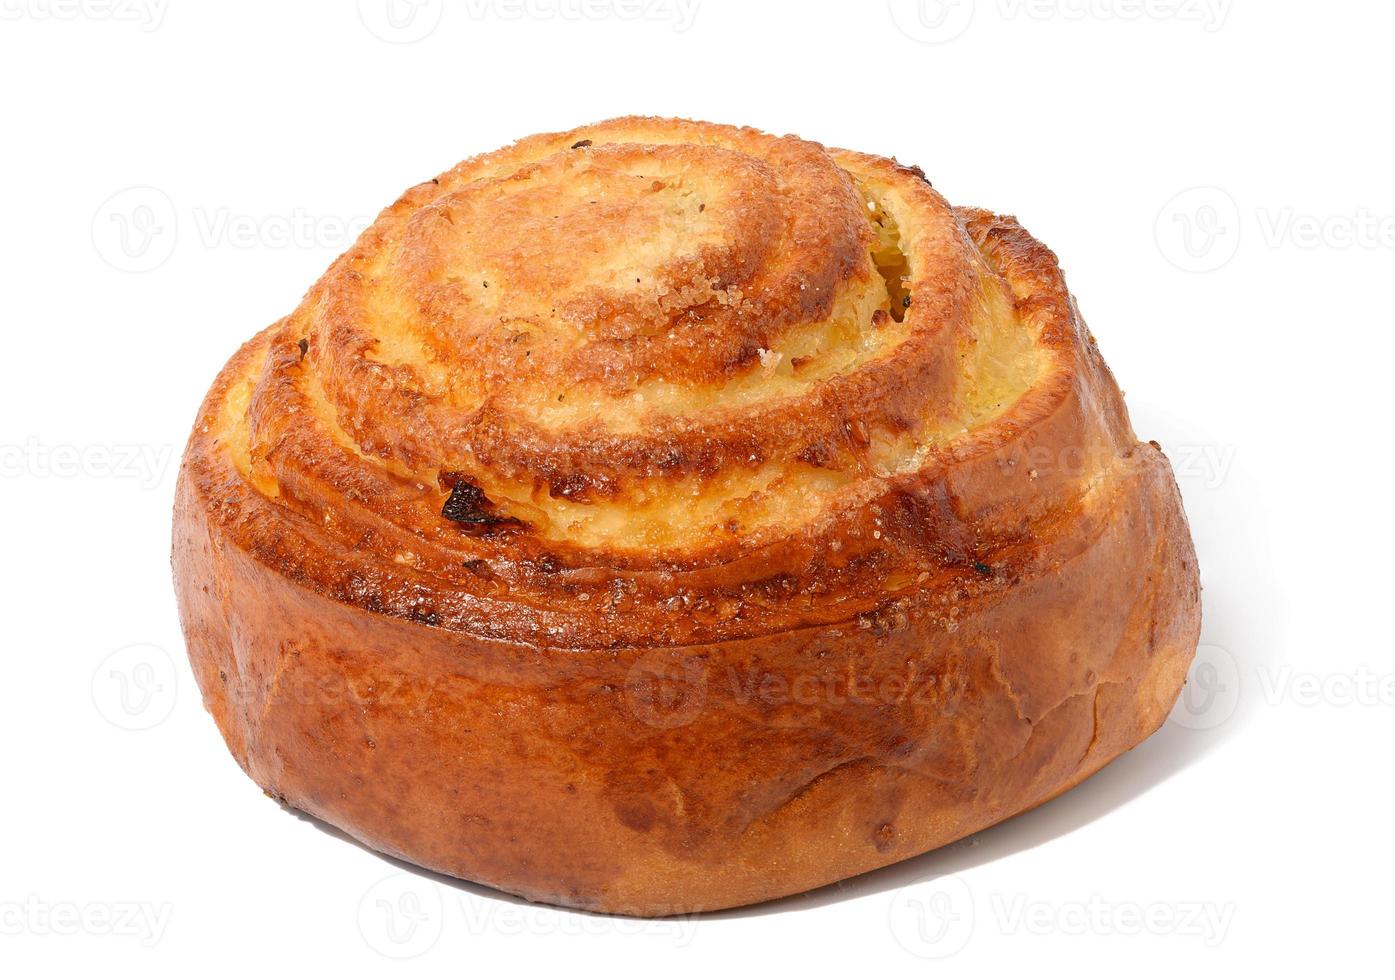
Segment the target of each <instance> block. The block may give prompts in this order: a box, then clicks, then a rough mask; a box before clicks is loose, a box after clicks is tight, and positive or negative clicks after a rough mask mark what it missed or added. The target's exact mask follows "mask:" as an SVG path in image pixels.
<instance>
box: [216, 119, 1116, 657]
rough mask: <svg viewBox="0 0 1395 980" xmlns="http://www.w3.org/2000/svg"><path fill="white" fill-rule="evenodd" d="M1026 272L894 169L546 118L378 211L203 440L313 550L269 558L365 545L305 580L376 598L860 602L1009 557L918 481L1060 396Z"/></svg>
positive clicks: (671, 633)
mask: <svg viewBox="0 0 1395 980" xmlns="http://www.w3.org/2000/svg"><path fill="white" fill-rule="evenodd" d="M1005 230H1006V236H1005V237H1004V233H1005ZM975 231H977V232H978V233H979V234H980V239H981V240H978V241H976V240H975V238H974V234H973V233H974V232H975ZM1018 237H1024V236H1018ZM995 251H996V252H1001V254H995ZM1037 251H1038V252H1041V253H1045V250H1042V249H1037ZM1045 255H1047V256H1049V253H1045ZM1040 260H1041V256H1040V255H1037V254H1033V253H1032V251H1030V250H1029V249H1026V248H1024V247H1023V244H1022V242H1018V241H1014V239H1013V235H1012V233H1011V231H1010V229H1006V226H1002V225H1001V223H1000V222H998V223H995V220H994V219H992V218H991V216H987V215H984V214H980V213H972V212H956V211H955V210H954V209H952V208H951V207H949V206H948V205H947V204H946V203H945V202H944V200H943V199H942V198H941V197H940V195H939V194H937V193H936V192H935V191H934V190H933V189H932V188H931V186H930V184H929V183H928V182H927V181H926V180H925V179H924V176H923V175H922V173H921V172H920V171H919V170H918V169H916V168H911V167H904V166H900V165H898V164H896V163H894V162H892V161H889V160H885V159H882V158H877V157H871V156H866V155H862V154H857V153H850V152H844V151H828V150H826V149H825V148H824V147H822V146H819V145H818V144H814V143H809V142H805V141H802V140H799V139H795V138H791V137H786V138H775V137H772V136H769V135H766V134H763V133H760V132H756V131H753V130H748V129H735V128H727V127H720V126H712V125H705V124H696V123H686V122H678V121H668V120H649V119H621V120H615V121H612V122H608V123H603V124H599V125H596V126H590V127H586V128H584V129H579V130H576V131H573V132H569V133H563V134H555V135H545V136H538V137H533V138H530V139H527V140H524V141H522V142H520V143H518V144H515V145H514V146H512V147H509V148H507V149H505V150H502V151H499V152H496V153H492V154H488V155H485V156H482V157H478V158H475V159H472V160H468V161H465V162H464V163H461V164H460V165H459V166H457V167H455V168H454V169H452V170H450V171H448V172H446V173H445V174H442V175H441V176H440V177H438V178H436V179H434V180H431V181H428V182H426V183H424V184H421V185H419V186H417V187H414V188H412V189H411V190H410V191H408V192H407V193H406V194H404V195H403V196H402V198H401V199H400V200H398V201H397V202H396V203H395V204H393V205H392V206H391V207H390V208H388V209H387V210H385V211H384V212H383V213H382V215H381V216H380V217H379V218H378V220H377V222H376V223H375V224H374V225H373V226H372V227H371V228H370V229H369V230H368V231H367V232H366V233H365V234H364V235H363V236H362V238H361V240H360V241H359V242H358V243H357V244H356V245H355V246H354V247H353V249H351V250H350V251H349V252H348V253H347V254H345V255H344V256H343V257H341V258H340V259H339V260H338V261H337V262H336V263H335V264H334V266H333V267H332V268H331V269H330V270H329V271H328V273H326V275H325V276H324V277H323V278H322V279H321V281H320V282H319V283H317V284H316V286H315V287H314V288H313V289H312V290H311V291H310V293H309V294H308V295H307V296H306V298H305V300H304V301H303V302H302V304H301V305H300V307H299V308H298V309H297V310H296V311H295V312H294V313H293V314H292V315H290V316H289V317H287V318H286V319H285V320H283V321H282V322H280V323H278V324H276V325H274V326H273V327H272V328H270V329H269V330H267V331H266V332H264V333H263V334H262V335H261V336H259V337H258V338H257V339H256V340H255V341H253V342H252V344H251V345H249V347H248V349H246V350H244V351H243V352H242V354H241V356H240V357H239V358H238V359H237V362H236V365H235V369H234V373H233V376H231V377H229V378H228V379H227V382H228V383H227V396H226V398H225V399H224V402H223V411H222V412H221V413H220V417H219V419H218V423H217V424H218V427H219V429H220V435H221V439H220V444H221V445H223V446H226V447H227V449H228V450H229V453H230V458H231V460H232V462H233V464H234V468H235V470H236V477H237V478H239V479H240V480H241V481H243V482H245V483H246V484H247V485H248V487H249V488H251V489H252V490H254V491H255V493H256V495H257V496H258V497H259V498H260V499H259V500H258V501H256V503H257V505H258V506H262V505H264V506H267V507H271V508H275V509H277V510H279V511H281V512H282V513H280V514H278V515H277V516H278V517H279V518H280V522H283V523H286V524H287V525H289V528H283V529H281V530H280V531H278V532H277V535H276V537H277V540H278V541H280V542H281V544H285V543H286V541H285V532H287V531H289V533H290V534H291V535H293V536H295V537H296V538H300V539H303V540H302V541H300V542H299V544H300V545H301V547H299V548H297V549H286V548H279V546H277V545H274V544H272V543H271V542H268V544H267V547H268V549H270V550H273V551H282V552H284V554H283V555H281V558H282V559H284V560H286V561H289V562H290V563H292V564H294V563H295V555H296V554H305V553H315V552H318V553H321V554H330V555H334V554H342V553H344V552H345V551H346V550H348V551H351V552H352V554H353V555H354V556H356V562H355V563H354V567H344V568H334V567H330V566H332V565H333V564H334V562H333V561H330V562H328V563H327V564H326V563H324V562H320V563H317V565H318V567H316V568H314V569H313V570H312V569H308V568H307V569H304V570H302V571H303V572H304V574H306V575H309V576H312V577H314V578H316V579H317V580H319V581H321V582H322V583H323V584H324V586H325V587H326V588H327V589H329V590H330V591H332V592H334V593H336V594H338V595H341V596H343V597H345V598H348V599H350V600H352V601H355V602H358V603H360V604H364V605H367V606H369V607H370V608H379V609H382V610H385V611H388V612H393V613H398V614H401V615H404V616H408V617H411V618H418V619H424V620H426V621H429V622H435V623H451V624H455V625H458V626H462V627H464V628H467V629H470V630H481V631H483V632H484V633H486V634H490V635H512V634H517V633H519V632H523V633H530V632H535V630H533V629H532V628H531V627H530V626H529V624H532V625H533V626H536V627H541V628H542V629H544V630H551V631H552V633H553V635H556V633H557V632H558V631H562V632H565V633H566V635H567V636H568V637H569V638H570V639H571V640H572V641H573V642H579V643H583V644H585V643H597V642H611V641H614V640H615V639H616V638H617V637H622V638H623V637H625V636H626V635H627V634H630V633H631V630H632V629H633V630H637V631H638V632H636V633H634V635H644V636H654V635H656V632H657V635H660V636H664V637H666V638H668V639H670V640H674V641H693V640H700V639H710V638H713V637H717V636H721V635H749V634H750V633H751V632H752V631H768V630H772V629H779V628H781V627H785V626H789V625H791V624H793V623H795V622H810V621H820V620H824V619H826V618H828V617H830V616H834V617H842V618H847V617H848V616H849V615H856V614H857V613H858V612H862V611H865V609H862V608H859V607H860V606H865V605H866V603H861V602H859V601H858V599H859V597H867V596H871V597H874V598H876V599H877V600H880V599H882V598H884V597H885V595H886V594H887V592H888V590H889V589H890V590H893V591H894V590H895V589H896V588H898V587H900V588H904V587H906V586H907V585H908V584H913V583H914V582H915V580H916V579H919V580H920V582H921V584H923V583H924V579H925V576H926V575H927V574H932V575H940V574H943V573H945V572H946V571H947V570H948V571H949V572H951V573H954V572H958V573H963V571H964V570H965V569H972V567H973V566H974V564H975V562H977V563H978V564H979V565H983V564H988V562H986V561H983V560H982V559H983V558H984V557H985V556H986V555H988V554H989V553H990V552H993V551H996V550H1000V548H1001V546H1002V545H1004V544H1010V542H1009V541H998V540H993V539H991V538H988V537H985V538H984V539H983V540H981V541H975V542H972V543H970V542H966V541H963V540H960V541H958V542H957V543H954V542H953V541H951V543H949V544H948V545H947V543H946V541H945V540H944V536H943V535H938V534H935V533H934V532H935V531H937V530H939V531H943V530H945V528H944V527H943V526H940V525H937V524H936V522H935V521H934V520H933V519H930V520H927V514H926V513H925V511H926V506H927V501H925V499H924V498H925V494H924V492H923V491H924V489H925V487H926V486H927V482H926V481H927V480H934V478H935V477H937V476H944V475H947V474H949V473H951V472H952V470H951V466H952V465H953V464H957V463H962V461H963V460H964V459H965V458H966V457H973V456H978V455H982V453H983V450H984V449H985V448H993V449H999V448H1001V445H1002V443H1003V442H1004V441H1005V437H1006V436H1007V435H1008V434H1009V433H1011V432H1012V431H1013V430H1014V429H1017V428H1020V427H1021V425H1022V423H1023V421H1024V419H1025V417H1026V416H1027V415H1028V414H1030V413H1031V411H1032V409H1033V408H1038V409H1039V408H1041V406H1040V405H1039V404H1037V405H1034V404H1033V403H1034V401H1035V402H1040V401H1042V400H1043V399H1049V398H1050V397H1051V393H1050V391H1049V388H1050V382H1051V381H1052V376H1053V369H1055V373H1056V374H1059V373H1060V369H1061V367H1062V364H1061V361H1062V358H1061V357H1060V356H1058V355H1059V349H1060V348H1061V347H1063V346H1066V347H1067V348H1068V345H1063V344H1062V341H1063V340H1069V339H1071V338H1069V337H1068V336H1066V337H1063V336H1061V329H1060V328H1061V326H1062V321H1063V320H1064V321H1066V324H1067V325H1068V321H1069V312H1068V311H1067V310H1064V309H1061V308H1059V307H1061V306H1062V305H1063V297H1061V296H1060V295H1059V294H1055V295H1053V294H1052V293H1051V292H1050V291H1049V290H1044V289H1042V286H1043V285H1049V284H1047V283H1043V282H1041V281H1040V280H1041V279H1043V278H1045V277H1044V276H1043V271H1044V270H1042V269H1041V268H1039V265H1040ZM1011 266H1016V268H1009V267H1011ZM1014 274H1016V276H1017V278H1016V279H1015V280H1014V278H1013V276H1014ZM1053 305H1055V306H1056V307H1058V308H1056V309H1051V308H1050V307H1052V306H1053ZM1053 345H1054V346H1055V347H1056V348H1057V350H1053ZM1035 396H1040V397H1035ZM1083 435H1090V434H1088V433H1086V434H1083ZM1101 435H1104V436H1106V437H1107V436H1108V435H1110V434H1109V433H1104V434H1101ZM1076 441H1077V442H1079V441H1080V440H1076ZM1087 448H1088V447H1087ZM1000 462H1001V460H1000ZM1009 462H1010V460H1009ZM1019 475H1020V474H1019ZM1079 475H1080V474H1075V477H1077V478H1078V477H1079ZM457 484H463V488H464V489H467V490H468V492H469V493H468V495H469V497H470V498H471V499H472V501H473V502H474V504H475V505H476V507H475V510H474V511H469V510H464V511H462V510H461V509H460V508H456V511H457V514H456V516H457V517H460V516H462V514H463V515H464V516H465V517H466V518H467V519H465V520H459V519H457V520H452V519H450V518H449V517H446V516H443V510H446V511H447V512H449V511H450V508H449V507H447V506H446V505H447V503H448V501H449V497H450V494H451V492H452V491H453V490H454V489H455V487H456V485H457ZM1005 489H1006V488H1005ZM1032 490H1033V493H1034V495H1035V496H1036V498H1037V500H1038V502H1039V503H1040V504H1041V505H1042V507H1039V508H1035V509H1038V510H1040V509H1044V508H1046V507H1047V506H1048V505H1049V504H1050V503H1052V502H1053V494H1052V486H1051V481H1050V480H1049V479H1048V480H1041V481H1040V482H1037V483H1036V485H1035V486H1034V487H1033V488H1032ZM907 491H911V495H910V496H907V495H906V492H907ZM1008 496H1011V493H1009V494H1008ZM459 497H460V495H459V494H457V502H459ZM916 501H919V503H916ZM1002 502H1003V501H1002V500H999V501H996V503H999V504H1001V503H1002ZM908 503H909V509H908ZM985 503H986V504H989V505H990V509H991V505H992V504H993V503H995V502H994V501H985ZM928 505H929V506H931V507H933V506H934V504H933V503H929V504H928ZM471 514H473V515H474V517H475V519H474V520H470V519H468V518H469V517H470V516H471ZM928 516H929V518H933V517H934V516H935V515H934V514H930V515H928ZM942 516H943V515H942ZM961 530H962V528H961ZM1017 530H1018V531H1019V532H1020V531H1021V528H1018V529H1017ZM927 531H929V532H931V533H929V534H927ZM954 537H958V538H960V539H962V538H963V537H964V535H963V534H962V533H961V534H958V535H957V536H956V535H951V539H953V538H954ZM927 550H928V553H927ZM520 609H524V610H527V615H526V616H523V617H519V616H515V615H509V614H508V611H509V610H514V611H517V610H520ZM636 609H639V610H657V611H659V612H660V613H661V614H663V615H660V616H657V617H650V616H645V615H640V616H639V617H635V616H634V615H632V614H631V613H632V612H633V611H634V610H636ZM674 611H677V612H679V613H683V614H684V615H680V616H672V615H668V613H671V612H674ZM646 620H647V621H646Z"/></svg>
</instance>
